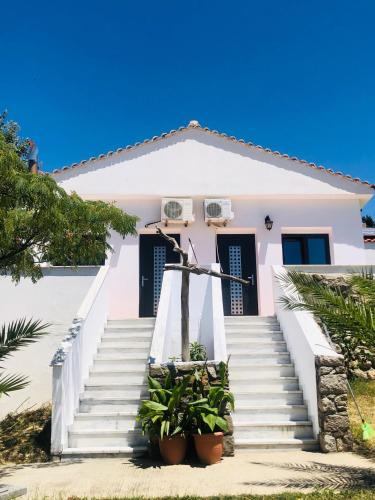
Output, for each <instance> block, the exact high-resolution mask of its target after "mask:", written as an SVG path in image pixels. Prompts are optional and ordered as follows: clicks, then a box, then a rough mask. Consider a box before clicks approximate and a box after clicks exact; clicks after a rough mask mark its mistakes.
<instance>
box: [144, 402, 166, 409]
mask: <svg viewBox="0 0 375 500" xmlns="http://www.w3.org/2000/svg"><path fill="white" fill-rule="evenodd" d="M142 404H143V406H144V407H146V408H148V409H149V410H154V411H165V410H168V407H167V406H165V405H162V404H160V403H156V401H143V403H142Z"/></svg>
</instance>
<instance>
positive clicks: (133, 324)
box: [107, 318, 155, 328]
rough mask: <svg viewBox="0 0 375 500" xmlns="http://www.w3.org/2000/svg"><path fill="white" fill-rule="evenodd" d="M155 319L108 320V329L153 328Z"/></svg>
mask: <svg viewBox="0 0 375 500" xmlns="http://www.w3.org/2000/svg"><path fill="white" fill-rule="evenodd" d="M154 326H155V318H135V319H117V320H108V321H107V328H145V327H147V328H153V327H154Z"/></svg>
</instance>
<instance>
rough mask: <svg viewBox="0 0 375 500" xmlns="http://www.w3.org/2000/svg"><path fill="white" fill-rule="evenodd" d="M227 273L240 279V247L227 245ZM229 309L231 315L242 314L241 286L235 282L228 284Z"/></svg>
mask: <svg viewBox="0 0 375 500" xmlns="http://www.w3.org/2000/svg"><path fill="white" fill-rule="evenodd" d="M229 273H230V274H231V275H232V276H236V277H238V278H242V263H241V247H240V246H239V245H229ZM230 307H231V314H232V315H238V314H243V296H242V285H241V284H240V283H236V282H235V281H231V282H230Z"/></svg>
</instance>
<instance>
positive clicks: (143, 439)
mask: <svg viewBox="0 0 375 500" xmlns="http://www.w3.org/2000/svg"><path fill="white" fill-rule="evenodd" d="M147 440H148V438H147V436H142V433H141V431H140V430H139V429H128V430H106V429H93V430H81V431H77V432H69V433H68V447H69V448H90V447H115V446H116V447H129V448H134V447H138V446H146V445H147Z"/></svg>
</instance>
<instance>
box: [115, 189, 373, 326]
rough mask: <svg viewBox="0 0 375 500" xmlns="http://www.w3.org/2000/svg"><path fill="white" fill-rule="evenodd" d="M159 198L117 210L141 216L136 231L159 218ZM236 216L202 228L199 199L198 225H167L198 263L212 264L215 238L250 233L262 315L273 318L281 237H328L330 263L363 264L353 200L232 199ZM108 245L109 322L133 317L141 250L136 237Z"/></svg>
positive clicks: (131, 202) (196, 201) (197, 201)
mask: <svg viewBox="0 0 375 500" xmlns="http://www.w3.org/2000/svg"><path fill="white" fill-rule="evenodd" d="M160 204H161V198H154V199H150V198H147V199H139V200H129V201H126V202H125V201H122V202H121V203H120V204H119V205H120V206H121V207H122V208H123V209H124V210H126V211H128V212H130V213H135V214H137V215H138V216H139V217H140V222H139V224H138V230H139V232H152V231H153V230H152V229H144V226H145V224H147V223H148V222H152V221H155V220H157V219H158V218H159V217H160ZM232 207H233V212H234V214H235V217H234V219H233V221H232V222H231V223H230V224H229V226H227V227H226V228H215V227H213V226H210V227H208V226H207V225H206V224H205V223H204V215H203V198H194V212H195V216H196V220H195V222H194V223H193V224H191V225H190V226H188V227H187V228H185V227H184V226H182V227H181V226H170V227H168V230H169V231H171V232H178V233H180V234H181V244H182V246H183V247H184V248H185V249H188V248H189V242H188V240H189V238H190V239H191V240H192V242H193V245H194V247H195V252H196V255H197V258H198V261H199V262H200V263H212V262H215V261H216V245H215V240H216V233H236V232H241V233H252V234H255V238H256V251H257V268H258V269H257V273H258V301H259V312H260V314H261V315H268V314H273V313H274V308H273V292H272V279H271V268H270V266H271V265H281V264H282V263H283V262H282V248H281V235H282V234H283V233H287V232H289V233H313V232H322V233H328V234H329V238H330V250H331V260H332V264H347V265H361V264H364V262H365V254H364V248H363V239H362V232H361V220H360V211H359V205H358V201H356V200H337V201H334V200H332V201H330V200H320V201H319V203H316V202H315V201H309V200H307V201H303V200H274V201H270V200H251V199H244V198H241V199H235V198H232ZM267 214H270V216H271V217H272V219H273V220H274V225H273V228H272V230H271V231H267V230H266V229H265V227H264V218H265V216H266V215H267ZM111 244H113V246H114V248H115V250H116V251H115V254H114V255H113V258H112V261H111V264H110V265H111V267H112V269H111V279H112V287H111V300H110V303H111V310H110V316H111V317H112V318H122V317H137V316H138V307H139V290H138V283H139V246H138V238H137V237H130V236H129V237H127V238H125V240H123V239H122V238H119V237H118V236H116V235H115V236H114V237H113V239H112V241H111Z"/></svg>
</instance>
